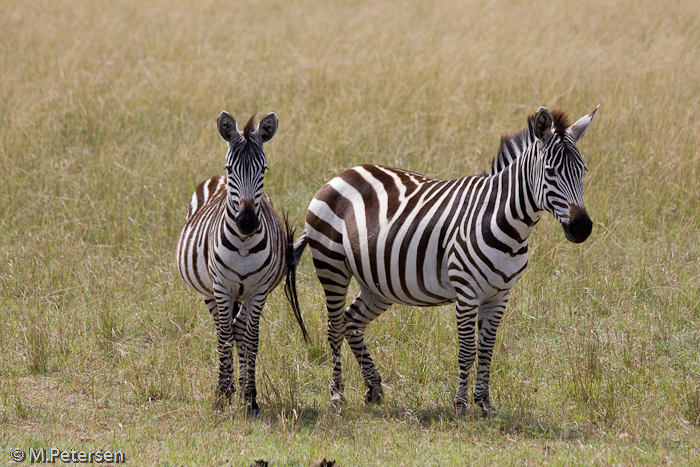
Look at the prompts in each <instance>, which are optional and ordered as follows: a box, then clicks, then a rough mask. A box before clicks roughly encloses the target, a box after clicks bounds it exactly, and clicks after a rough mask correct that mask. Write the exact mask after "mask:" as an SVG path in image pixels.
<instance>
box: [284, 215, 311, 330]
mask: <svg viewBox="0 0 700 467" xmlns="http://www.w3.org/2000/svg"><path fill="white" fill-rule="evenodd" d="M284 227H285V229H286V231H287V278H286V280H285V282H284V294H285V295H286V296H287V300H288V301H289V304H290V305H291V307H292V312H293V313H294V317H295V318H296V320H297V323H299V327H300V328H301V333H302V334H303V335H304V341H306V343H307V344H310V343H311V339H310V338H309V333H308V332H306V326H304V321H303V320H302V319H301V310H300V309H299V298H298V297H297V265H298V264H299V260H300V259H301V254H302V253H303V252H304V248H306V244H307V243H308V240H307V238H306V232H302V233H301V236H300V237H299V240H298V241H297V242H296V244H295V243H294V233H295V230H296V229H295V228H294V226H293V225H292V224H291V223H290V222H289V216H288V215H287V213H284Z"/></svg>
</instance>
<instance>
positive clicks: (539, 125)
mask: <svg viewBox="0 0 700 467" xmlns="http://www.w3.org/2000/svg"><path fill="white" fill-rule="evenodd" d="M535 137H537V139H539V140H540V141H542V142H543V143H546V142H547V141H549V138H551V137H552V115H551V114H550V113H549V110H547V109H545V108H544V107H540V108H539V109H537V114H536V115H535Z"/></svg>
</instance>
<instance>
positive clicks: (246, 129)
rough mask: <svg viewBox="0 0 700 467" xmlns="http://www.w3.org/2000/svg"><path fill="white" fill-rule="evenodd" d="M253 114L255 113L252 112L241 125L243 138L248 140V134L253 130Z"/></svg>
mask: <svg viewBox="0 0 700 467" xmlns="http://www.w3.org/2000/svg"><path fill="white" fill-rule="evenodd" d="M255 115H257V114H253V115H252V116H251V117H250V118H249V119H248V122H247V123H246V124H245V126H244V127H243V138H245V140H246V141H248V140H249V139H250V135H252V134H253V133H254V132H255Z"/></svg>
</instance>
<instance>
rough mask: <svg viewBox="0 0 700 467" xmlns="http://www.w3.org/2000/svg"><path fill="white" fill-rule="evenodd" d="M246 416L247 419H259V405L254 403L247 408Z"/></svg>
mask: <svg viewBox="0 0 700 467" xmlns="http://www.w3.org/2000/svg"><path fill="white" fill-rule="evenodd" d="M245 414H246V417H257V416H259V415H260V407H258V403H257V402H255V401H252V402H251V403H249V404H248V405H247V406H246V409H245Z"/></svg>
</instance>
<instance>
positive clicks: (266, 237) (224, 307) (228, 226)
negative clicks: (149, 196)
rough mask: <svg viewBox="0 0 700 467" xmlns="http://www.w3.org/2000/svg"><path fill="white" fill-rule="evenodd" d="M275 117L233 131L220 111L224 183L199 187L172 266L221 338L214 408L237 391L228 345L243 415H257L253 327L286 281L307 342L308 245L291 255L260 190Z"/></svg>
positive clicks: (284, 230)
mask: <svg viewBox="0 0 700 467" xmlns="http://www.w3.org/2000/svg"><path fill="white" fill-rule="evenodd" d="M277 124H278V120H277V115H275V114H274V113H269V114H267V115H265V116H264V117H263V118H262V119H261V120H260V123H259V124H258V126H257V128H256V127H255V115H253V116H252V117H251V118H250V120H248V123H246V125H245V127H244V128H243V131H239V130H238V125H237V124H236V121H235V120H234V118H233V117H232V116H231V115H230V114H229V113H227V112H221V114H220V115H219V118H218V120H217V127H218V130H219V135H221V138H222V139H223V140H224V141H226V143H227V145H228V152H227V154H226V176H220V175H216V176H214V177H212V178H210V179H209V180H206V181H204V182H202V183H201V184H200V185H199V186H197V188H196V190H195V192H194V194H193V195H192V199H191V200H190V205H189V209H188V211H187V217H186V220H185V226H184V227H183V229H182V233H181V234H180V240H179V242H178V245H177V266H178V269H179V270H180V274H181V275H182V277H183V278H184V279H185V282H187V284H189V285H190V286H191V287H192V288H193V289H195V290H196V291H197V292H199V293H200V294H202V297H203V298H204V303H205V304H206V306H207V308H208V309H209V312H210V313H211V315H212V317H213V318H214V324H215V326H216V333H217V336H218V345H217V350H218V353H219V380H218V385H217V386H218V391H219V397H218V400H217V404H216V405H217V406H218V407H221V406H222V403H223V402H224V401H227V400H229V399H230V397H231V396H232V395H233V393H234V392H235V390H236V387H235V384H234V381H233V343H234V342H235V344H236V349H237V351H238V364H239V369H240V373H239V378H238V382H239V386H240V388H241V391H242V392H243V394H244V398H245V401H246V403H247V404H248V412H249V413H251V414H256V415H257V414H258V413H259V412H260V408H259V407H258V404H257V402H256V396H257V391H256V388H255V359H256V356H257V354H258V325H259V321H260V313H261V311H262V309H263V306H264V305H265V301H266V299H267V296H268V295H269V294H270V292H272V290H273V289H274V288H275V287H276V286H277V284H279V283H280V281H281V280H282V277H283V276H284V275H285V274H286V277H287V279H286V283H285V293H286V295H287V299H288V300H289V303H290V305H291V307H292V311H293V313H294V316H295V318H296V320H297V323H298V324H299V327H300V328H301V331H302V333H303V335H304V339H305V340H306V341H307V342H308V340H309V337H308V333H307V332H306V328H305V326H304V322H303V321H302V318H301V313H300V311H299V302H298V299H297V295H296V285H295V283H296V266H297V264H298V263H299V256H300V255H301V251H302V250H303V248H304V246H305V245H306V239H305V238H302V240H301V241H300V242H299V245H297V252H296V254H295V247H294V244H293V242H294V239H293V236H294V232H293V228H292V227H291V226H290V224H289V221H288V219H287V218H286V216H285V220H284V226H283V224H282V222H281V221H280V219H279V217H277V214H276V213H275V210H274V208H273V207H272V202H271V201H270V198H268V196H267V195H266V194H265V192H264V191H263V181H264V175H265V171H266V170H267V159H266V157H265V153H264V152H263V145H264V144H265V143H267V142H268V141H270V140H271V139H272V137H273V136H274V135H275V133H276V132H277Z"/></svg>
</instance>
